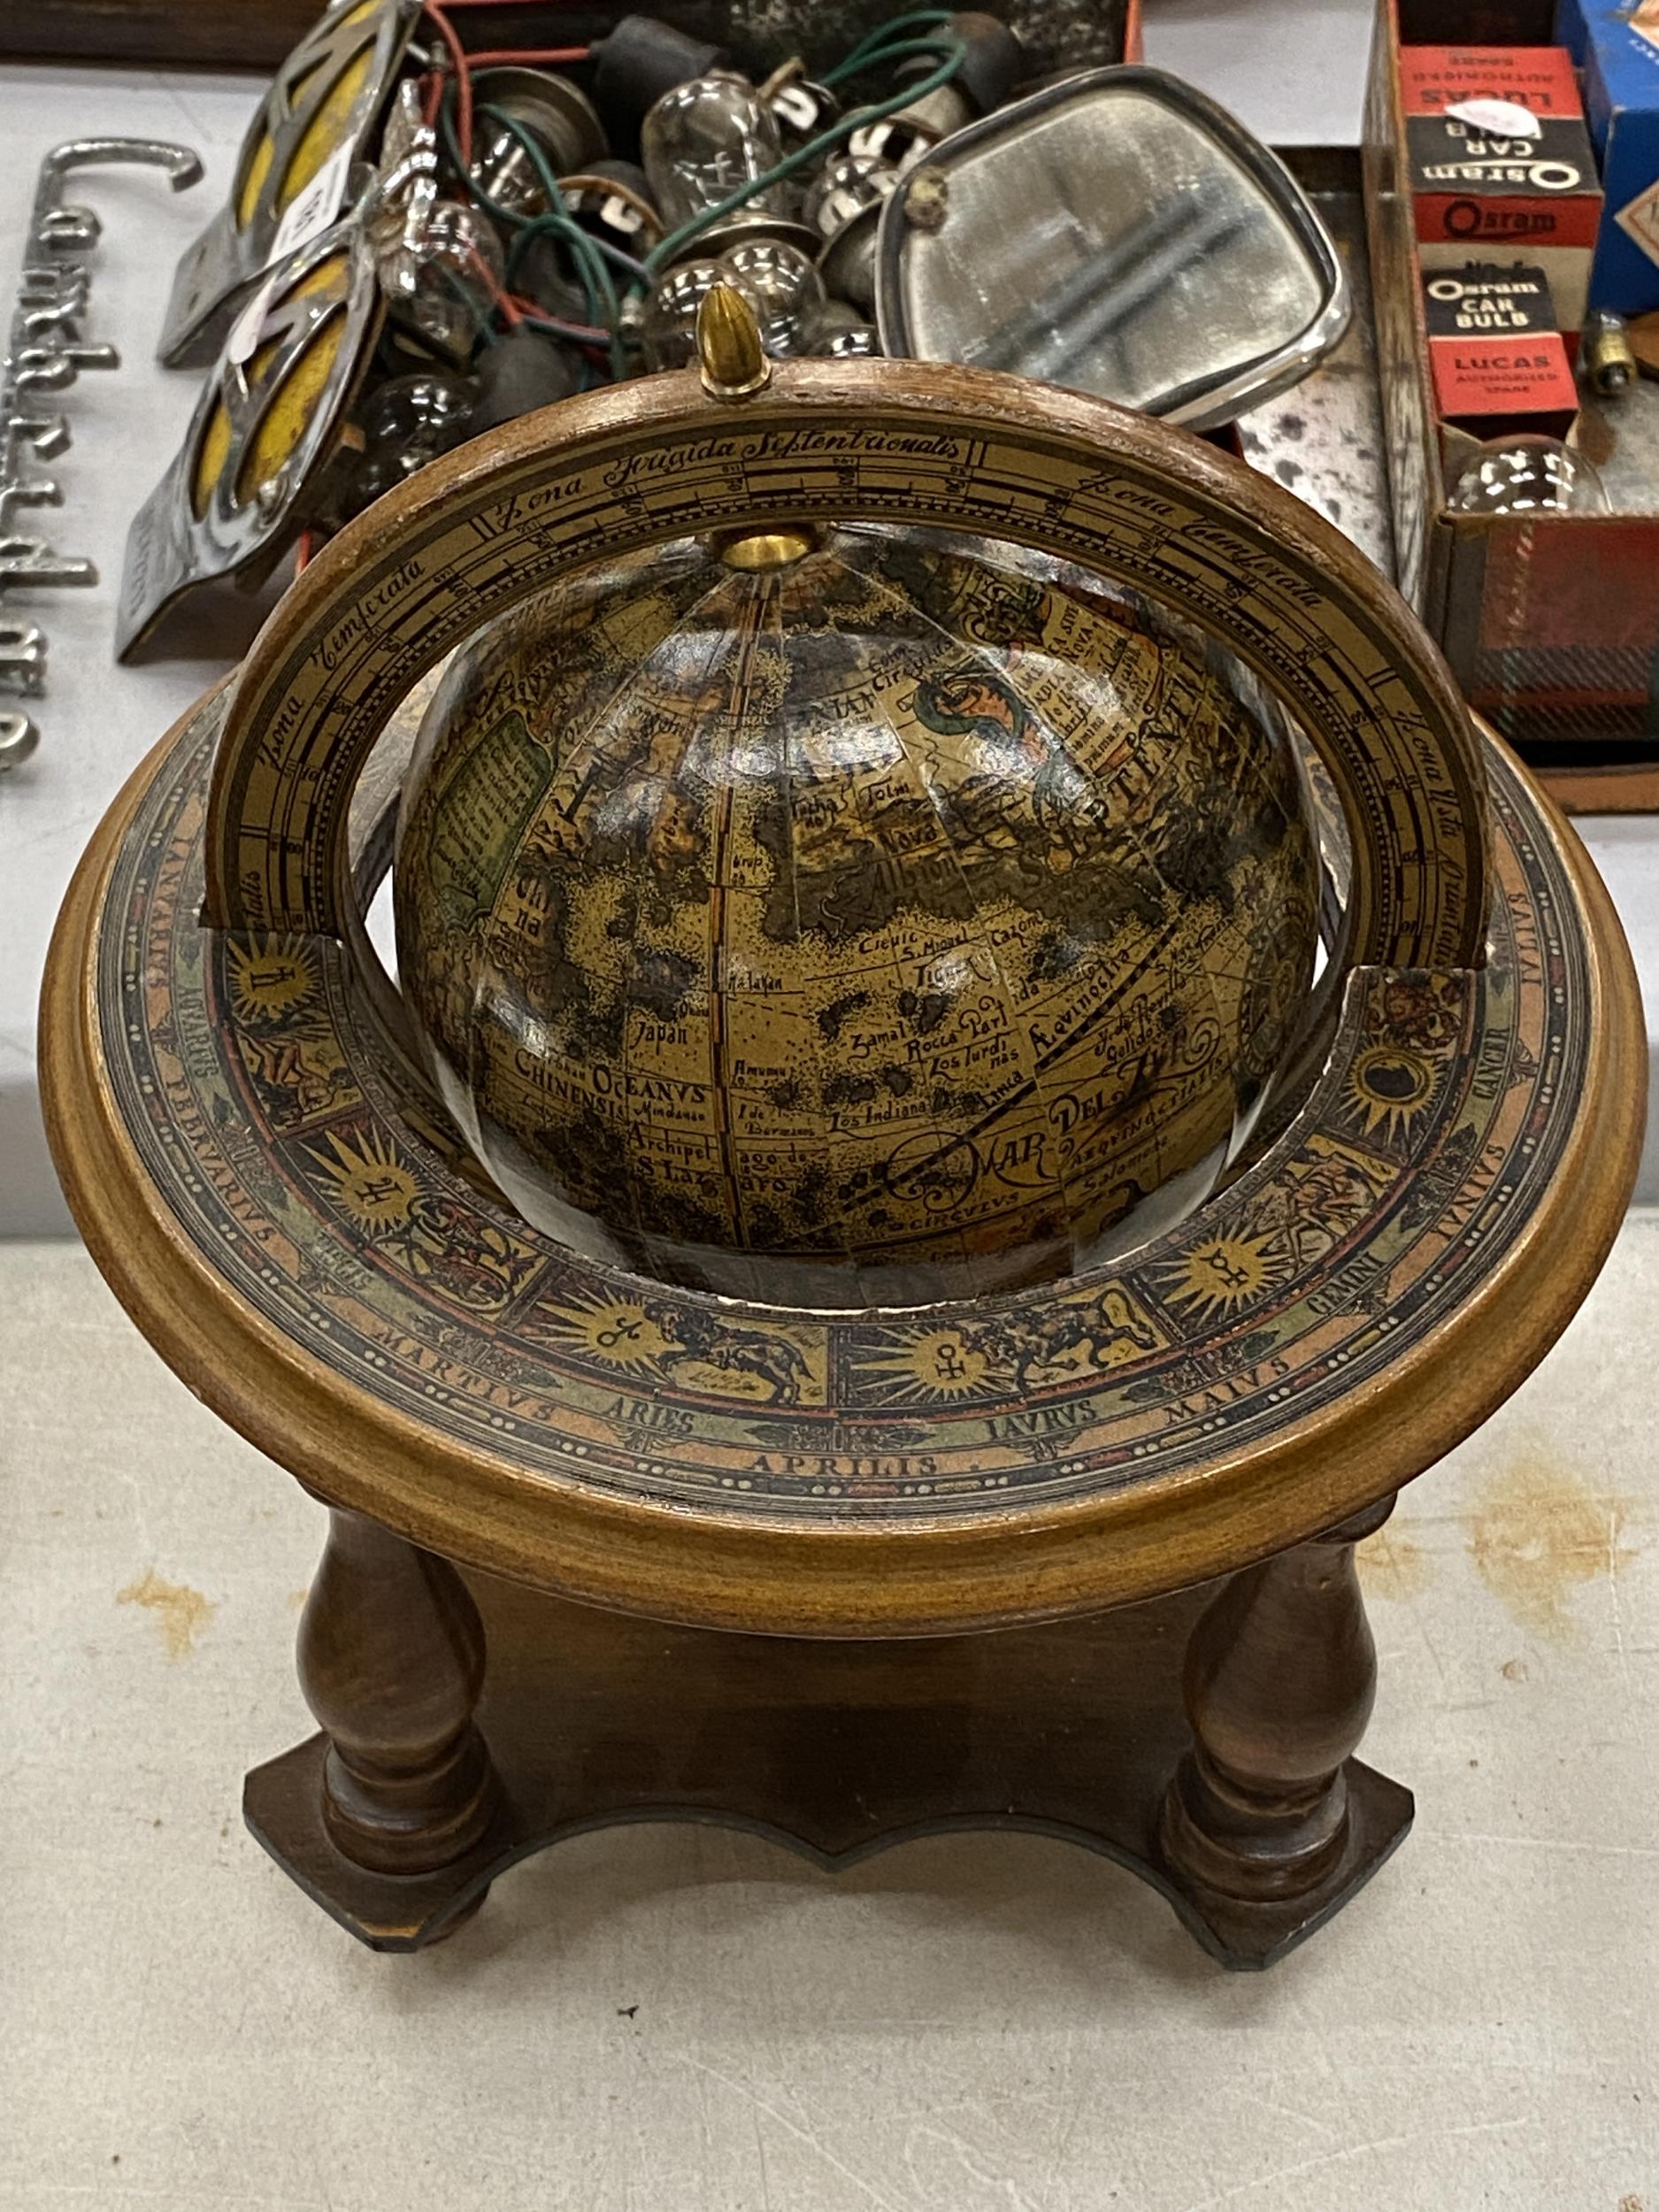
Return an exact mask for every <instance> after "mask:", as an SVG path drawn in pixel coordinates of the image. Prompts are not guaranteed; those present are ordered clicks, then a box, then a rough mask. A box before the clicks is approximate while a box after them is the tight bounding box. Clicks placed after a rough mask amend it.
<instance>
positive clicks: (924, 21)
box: [818, 8, 950, 85]
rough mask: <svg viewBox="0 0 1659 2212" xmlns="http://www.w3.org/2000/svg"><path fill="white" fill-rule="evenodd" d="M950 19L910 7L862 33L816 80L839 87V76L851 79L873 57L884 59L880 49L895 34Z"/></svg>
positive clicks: (930, 27)
mask: <svg viewBox="0 0 1659 2212" xmlns="http://www.w3.org/2000/svg"><path fill="white" fill-rule="evenodd" d="M949 20H950V12H949V9H947V8H912V9H910V12H908V14H905V15H895V17H894V18H893V20H892V21H891V22H890V23H879V24H877V26H876V27H875V28H874V30H872V31H866V32H865V33H864V36H863V37H862V38H861V39H860V40H859V42H858V43H857V45H856V46H855V47H854V48H853V50H852V52H851V53H850V54H849V55H848V56H847V57H846V58H845V59H844V60H841V61H838V62H837V63H836V65H835V66H834V68H833V69H831V70H829V71H827V72H826V73H825V75H824V76H822V77H821V78H820V79H819V80H818V81H819V83H820V84H824V85H833V84H839V83H840V82H841V79H842V78H843V77H850V76H853V75H854V74H855V73H856V72H857V71H858V70H860V69H864V68H866V67H867V66H868V65H869V64H870V63H871V62H872V61H873V60H875V59H876V58H885V57H884V49H885V48H886V47H887V42H888V41H889V40H890V39H891V38H892V36H893V35H894V33H895V31H904V30H910V28H912V27H914V28H915V29H917V30H934V31H936V30H938V29H940V28H941V27H942V26H943V25H944V24H947V23H949Z"/></svg>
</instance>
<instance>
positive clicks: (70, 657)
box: [0, 0, 1659, 1236]
mask: <svg viewBox="0 0 1659 2212" xmlns="http://www.w3.org/2000/svg"><path fill="white" fill-rule="evenodd" d="M1370 19H1371V11H1370V6H1369V4H1368V0H1249V4H1247V0H1231V4H1228V0H1148V8H1147V54H1148V59H1149V60H1150V61H1153V62H1155V63H1156V64H1158V65H1160V66H1162V67H1164V68H1168V69H1171V70H1173V71H1175V72H1176V73H1178V74H1180V75H1182V76H1185V77H1187V78H1188V79H1190V80H1191V81H1193V82H1194V83H1195V84H1198V85H1200V86H1201V87H1202V88H1203V89H1205V90H1206V91H1209V92H1211V93H1213V94H1215V95H1216V96H1217V97H1219V98H1222V99H1224V100H1225V102H1226V103H1227V104H1229V105H1230V106H1231V107H1233V110H1234V111H1236V112H1237V113H1238V114H1239V115H1240V116H1241V117H1242V119H1244V120H1245V121H1246V122H1247V123H1248V124H1249V125H1250V127H1252V128H1253V129H1255V130H1256V131H1257V132H1259V133H1260V134H1262V135H1263V137H1265V138H1267V139H1269V140H1271V141H1274V142H1278V143H1279V144H1290V143H1295V142H1301V143H1305V144H1333V143H1343V142H1351V141H1352V140H1353V139H1355V138H1356V136H1357V134H1358V128H1359V113H1360V97H1361V90H1362V86H1363V78H1364V70H1365V61H1366V54H1367V50H1368V47H1369V42H1370V35H1371V28H1370ZM259 88H260V87H259V81H257V80H256V79H252V78H239V77H220V76H208V75H200V74H190V73H184V72H146V71H139V70H113V69H110V70H105V69H70V68H51V67H45V68H35V67H25V66H21V65H19V66H0V144H4V147H5V150H6V154H7V161H6V165H5V173H4V181H0V273H4V280H5V283H6V298H7V300H8V301H9V298H10V294H11V288H12V277H13V273H15V271H16V269H17V268H18V266H19V260H20V257H21V252H22V245H23V238H24V232H25V229H26V227H27V219H28V209H29V204H30V201H31V198H32V196H33V192H34V185H35V169H36V166H37V165H38V162H39V160H40V157H41V156H42V154H43V153H45V152H46V151H47V150H48V149H49V148H50V147H51V146H54V145H56V144H57V143H58V142H60V141H61V140H63V139H65V138H72V137H75V136H77V135H82V134H94V133H121V134H130V135H135V136H143V137H163V138H173V139H178V140H180V141H182V142H184V143H186V144H188V145H191V146H194V147H195V148H196V150H197V151H198V152H199V153H200V154H201V156H202V158H203V160H204V164H205V165H206V170H207V175H206V179H205V180H204V182H203V183H202V184H200V185H198V186H196V188H194V189H193V190H192V191H189V192H186V193H181V194H179V195H176V196H175V195H174V194H173V193H172V192H170V191H169V190H168V188H167V186H166V184H165V180H164V179H163V178H162V176H161V175H160V173H158V172H157V171H154V170H147V169H137V168H134V169H102V170H93V171H88V172H86V173H84V174H83V176H82V177H81V180H79V182H78V183H77V187H76V190H75V192H74V195H73V196H74V197H76V198H77V199H84V200H85V201H87V202H88V204H91V205H92V206H93V207H95V208H96V210H97V211H98V213H99V215H100V216H101V217H102V219H103V220H104V240H103V243H102V246H101V248H100V250H99V253H98V256H97V257H96V262H95V264H94V274H93V280H92V296H91V305H90V310H89V312H88V315H87V317H86V319H85V323H84V332H85V335H86V336H87V337H88V338H90V339H103V340H108V341H111V342H113V343H115V344H116V345H118V346H119V348H120V349H121V350H122V353H123V355H124V357H125V362H124V365H123V366H122V367H121V368H120V369H119V370H118V371H115V372H114V373H106V374H103V375H86V376H83V377H82V378H81V380H80V381H79V382H78V383H77V384H76V385H75V386H73V388H72V389H71V390H70V391H69V393H68V394H67V395H65V412H66V413H67V414H68V416H69V418H70V420H71V424H72V426H73V434H74V443H73V446H72V448H71V449H70V450H69V451H68V452H67V453H66V454H65V455H64V456H63V457H62V458H61V460H60V461H59V462H58V464H56V465H55V466H54V470H53V473H54V474H55V475H57V476H58V479H59V480H60V482H61V483H62V485H63V487H64V493H65V500H64V504H63V506H62V507H61V508H58V509H55V510H54V509H42V510H37V511H35V515H36V517H37V518H38V523H39V528H40V534H42V535H43V536H45V537H46V538H47V539H48V541H50V543H51V544H52V545H53V546H54V547H55V548H56V549H58V551H60V552H64V553H75V554H84V555H89V556H90V557H92V558H93V559H94V560H95V561H96V563H97V565H98V569H99V575H100V581H99V583H98V585H97V587H96V588H95V589H92V590H88V591H81V592H53V593H50V594H47V593H42V594H40V595H38V596H37V600H36V602H35V604H34V605H33V606H28V611H29V612H30V614H31V615H32V617H33V618H35V619H37V620H38V621H39V622H40V623H41V625H42V627H43V628H44V629H45V631H46V633H47V635H48V637H49V638H50V644H51V659H50V671H49V677H48V689H47V695H46V696H45V697H44V698H43V699H42V700H40V701H38V702H37V703H35V706H34V708H33V712H34V713H35V719H36V721H37V722H38V723H39V725H40V727H41V732H42V735H41V743H40V748H39V749H38V751H37V752H36V753H35V757H34V758H33V760H31V761H30V762H28V763H27V764H26V765H25V766H24V767H22V768H20V769H18V770H16V771H14V772H12V774H11V775H9V776H5V777H0V945H4V948H5V958H4V962H0V1235H12V1236H16V1235H29V1234H41V1233H52V1232H55V1231H58V1230H60V1229H66V1228H67V1226H68V1217H67V1214H66V1212H65V1210H64V1207H63V1203H62V1201H61V1199H60V1198H59V1196H58V1190H57V1186H56V1183H55V1181H54V1179H53V1178H52V1174H51V1169H50V1162H49V1160H48V1157H47V1154H46V1149H45V1144H44V1141H43V1139H42V1135H41V1132H40V1123H39V1102H38V1092H37V1088H36V1079H35V1003H36V1000H37V997H38V995H39V989H40V979H41V971H42V964H43V962H44V959H45V954H46V946H47V941H48V938H49V935H50V930H51V925H52V920H53V917H54V916H55V914H56V913H57V910H58V903H59V902H60V900H61V899H62V896H63V893H64V889H65V885H66V884H67V882H68V880H69V876H70V873H71V872H72V870H73V866H74V864H75V861H76V859H77V858H78V857H79V856H80V853H81V849H82V848H83V847H84V845H85V844H86V841H87V839H88V836H89V835H90V834H91V833H92V830H93V828H94V827H95V826H96V822H97V820H98V818H99V816H100V815H101V814H102V813H103V811H104V808H105V807H106V806H107V805H108V803H109V802H110V800H111V797H112V796H113V795H114V794H115V792H116V790H117V789H118V788H119V786H120V784H121V782H122V781H123V780H124V779H125V778H126V776H127V773H128V772H129V771H130V770H131V769H132V768H133V767H134V764H136V763H137V762H138V761H139V760H140V759H141V758H142V756H143V755H144V753H145V752H146V751H147V750H148V749H149V748H150V746H151V745H152V744H153V743H154V742H155V741H156V739H157V737H158V736H159V735H160V734H161V733H162V732H163V731H164V730H165V728H166V727H167V726H168V725H169V724H170V723H171V722H172V721H173V719H174V718H176V717H177V716H178V715H179V714H180V713H181V712H182V711H183V710H184V709H185V708H186V707H187V706H188V704H189V703H190V702H191V701H192V700H193V699H194V698H195V697H196V695H198V693H200V692H201V691H202V690H203V689H204V687H205V686H206V685H207V684H208V683H209V682H210V681H211V680H213V678H215V677H216V676H218V675H219V673H220V672H221V670H222V666H223V664H221V663H218V662H211V661H188V662H184V661H180V662H173V663H167V664H157V665H152V666H150V667H145V668H141V669H123V668H119V667H118V666H117V665H116V664H115V662H114V659H113V657H112V650H111V624H112V620H113V615H114V607H115V597H116V592H117V588H118V586H119V580H120V572H121V556H122V549H123V546H124V544H125V541H126V536H127V524H128V522H129V521H130V519H131V518H132V515H133V513H134V510H135V509H136V507H137V506H138V504H139V503H140V501H141V500H142V498H143V497H144V495H146V494H147V493H148V492H149V490H150V487H151V485H152V484H153V483H154V482H155V481H156V480H157V477H158V476H159V475H160V473H161V472H162V470H163V469H164V468H165V465H166V464H167V461H168V459H169V458H170V457H171V456H172V454H173V451H174V449H175V448H176V447H177V445H178V443H179V442H180V438H181V437H182V435H183V433H184V428H185V425H186V422H187V420H188V415H189V411H190V407H191V404H192V402H193V399H194V396H195V394H196V387H197V381H198V379H197V376H196V373H194V372H188V371H184V372H169V371H167V370H165V369H162V368H160V367H159V366H157V364H156V362H155V360H154V358H153V348H154V345H155V341H156V336H157V331H158V329H159V326H160V320H161V314H162V311H163V308H164V306H165V302H166V297H167V291H168V287H169V285H170V283H171V280H172V275H173V265H174V264H175V262H176V261H177V259H178V257H179V255H180V252H181V251H182V250H183V249H184V247H185V246H186V245H187V244H188V242H189V241H190V240H191V239H192V238H193V237H194V236H195V235H196V232H197V231H198V230H199V229H200V228H201V227H202V226H203V225H204V223H205V222H206V221H207V219H208V218H209V216H210V215H211V213H212V212H213V211H214V209H215V207H216V206H217V205H218V204H219V201H220V200H221V199H222V198H223V196H224V195H225V193H226V191H227V186H228V180H229V176H230V172H231V167H232V165H233V163H234V157H235V152H236V148H237V146H238V144H239V143H240V142H241V138H242V130H243V128H244V127H245V124H246V122H247V119H248V117H249V115H250V112H251V111H252V109H253V106H254V104H255V103H256V101H257V97H258V93H259ZM7 311H8V312H9V308H8V310H7ZM26 605H27V603H26V602H24V601H22V600H20V599H12V600H10V601H9V602H8V607H9V609H12V610H19V611H21V610H23V609H24V608H25V607H26ZM1586 827H1587V831H1588V835H1589V841H1590V844H1591V847H1592V849H1593V850H1594V854H1595V856H1596V858H1597V860H1598V862H1599V863H1600V864H1601V867H1602V869H1603V871H1604V872H1605V874H1606V876H1607V879H1608V881H1609V885H1610V887H1611V888H1612V891H1613V895H1614V897H1615V899H1616V900H1617V902H1618V905H1619V908H1620V911H1621V912H1622V914H1623V915H1624V920H1625V925H1626V927H1627V928H1628V930H1629V931H1630V933H1631V937H1632V942H1633V944H1634V945H1635V948H1636V951H1637V959H1638V964H1639V966H1640V969H1641V971H1642V974H1643V977H1644V980H1645V982H1646V983H1647V986H1648V987H1647V999H1648V1002H1649V1004H1650V1006H1653V1007H1656V1008H1659V893H1656V892H1655V869H1654V865H1653V863H1654V858H1655V853H1659V821H1655V820H1652V819H1647V818H1627V819H1623V820H1617V821H1613V820H1608V821H1597V822H1593V823H1591V824H1589V825H1587V826H1586ZM1652 1043H1653V1039H1652V1037H1651V1035H1650V1045H1651V1044H1652ZM1652 1165H1653V1168H1654V1171H1653V1172H1652V1173H1651V1174H1650V1175H1645V1178H1644V1185H1645V1189H1646V1194H1648V1195H1652V1196H1659V1162H1655V1163H1653V1164H1652Z"/></svg>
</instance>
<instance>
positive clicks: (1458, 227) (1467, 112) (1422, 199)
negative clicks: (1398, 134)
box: [1400, 46, 1601, 332]
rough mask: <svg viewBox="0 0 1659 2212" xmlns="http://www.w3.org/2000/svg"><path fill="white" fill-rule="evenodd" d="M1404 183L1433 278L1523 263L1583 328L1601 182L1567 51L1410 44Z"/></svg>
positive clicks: (1403, 53) (1405, 69)
mask: <svg viewBox="0 0 1659 2212" xmlns="http://www.w3.org/2000/svg"><path fill="white" fill-rule="evenodd" d="M1400 77H1401V89H1402V96H1403V100H1404V105H1405V118H1406V146H1407V152H1408V155H1409V170H1408V177H1409V187H1410V191H1411V197H1412V209H1413V215H1414V220H1415V224H1416V230H1417V253H1418V257H1419V258H1420V260H1421V262H1422V264H1423V266H1424V268H1425V270H1427V271H1433V270H1437V269H1455V268H1459V267H1461V266H1463V264H1465V263H1466V262H1469V261H1471V260H1475V259H1488V258H1496V257H1502V256H1512V257H1513V256H1518V257H1522V258H1524V259H1525V261H1526V262H1527V263H1528V264H1529V265H1532V266H1534V267H1538V268H1541V269H1542V270H1543V272H1544V274H1545V276H1546V278H1547V280H1548V284H1549V288H1550V293H1551V296H1552V297H1553V298H1554V301H1555V315H1556V319H1557V320H1558V322H1559V323H1560V326H1561V327H1562V329H1563V331H1568V332H1576V331H1578V330H1580V329H1582V327H1583V326H1584V313H1585V303H1586V297H1587V296H1588V292H1589V284H1590V263H1591V258H1592V257H1593V255H1594V249H1595V239H1596V232H1597V229H1598V227H1599V226H1600V223H1601V183H1600V181H1599V180H1598V178H1597V175H1596V167H1595V157H1594V153H1593V151H1592V150H1591V146H1590V134H1589V132H1588V130H1587V129H1586V126H1585V120H1584V107H1583V104H1582V102H1581V100H1580V99H1579V96H1578V79H1577V78H1576V77H1575V75H1574V73H1573V68H1572V64H1571V60H1570V59H1569V58H1568V56H1567V53H1566V50H1565V49H1564V48H1563V47H1559V46H1461V47H1460V46H1403V47H1402V48H1401V50H1400Z"/></svg>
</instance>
